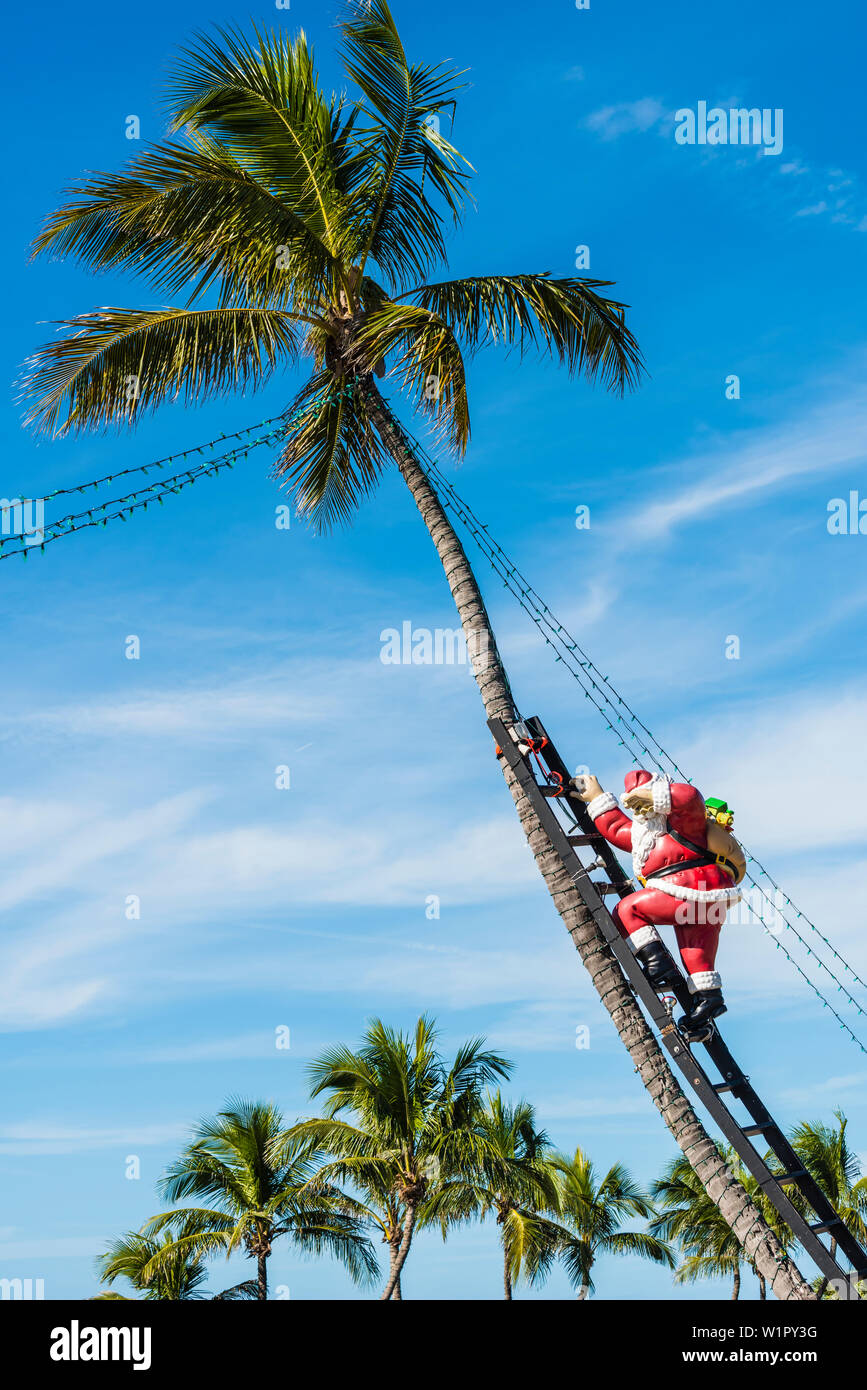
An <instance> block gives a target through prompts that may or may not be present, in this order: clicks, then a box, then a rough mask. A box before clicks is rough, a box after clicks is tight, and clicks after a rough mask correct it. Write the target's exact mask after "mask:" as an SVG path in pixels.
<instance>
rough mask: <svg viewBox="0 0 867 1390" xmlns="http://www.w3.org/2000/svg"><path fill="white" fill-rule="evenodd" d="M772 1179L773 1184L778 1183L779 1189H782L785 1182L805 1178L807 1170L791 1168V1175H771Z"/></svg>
mask: <svg viewBox="0 0 867 1390" xmlns="http://www.w3.org/2000/svg"><path fill="white" fill-rule="evenodd" d="M772 1177H773V1179H774V1182H777V1183H779V1185H780V1187H784V1186H785V1184H786V1183H787V1182H797V1181H798V1178H806V1177H807V1170H806V1168H793V1169H792V1171H791V1173H780V1174H777V1173H773V1174H772Z"/></svg>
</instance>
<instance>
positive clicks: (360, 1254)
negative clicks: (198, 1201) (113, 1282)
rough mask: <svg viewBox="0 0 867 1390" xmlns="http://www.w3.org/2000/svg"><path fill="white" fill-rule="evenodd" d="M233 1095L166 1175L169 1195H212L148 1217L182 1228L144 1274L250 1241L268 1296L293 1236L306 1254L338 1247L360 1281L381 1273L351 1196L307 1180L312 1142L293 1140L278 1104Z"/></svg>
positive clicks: (153, 1227) (262, 1294)
mask: <svg viewBox="0 0 867 1390" xmlns="http://www.w3.org/2000/svg"><path fill="white" fill-rule="evenodd" d="M229 1105H230V1108H229V1109H227V1110H224V1111H222V1112H221V1113H220V1114H219V1115H218V1116H217V1117H216V1118H215V1119H210V1120H203V1121H202V1122H201V1123H200V1124H199V1126H198V1128H197V1131H196V1135H195V1138H194V1139H193V1141H192V1143H191V1144H189V1145H188V1147H187V1148H186V1149H185V1150H184V1152H183V1153H182V1154H181V1156H180V1157H179V1158H178V1159H177V1160H176V1161H175V1163H173V1164H172V1165H171V1167H170V1168H169V1170H168V1173H167V1175H166V1176H165V1178H164V1179H163V1180H162V1182H161V1184H160V1188H161V1191H162V1194H163V1196H164V1197H166V1198H167V1199H168V1200H169V1201H172V1202H177V1201H179V1200H181V1199H183V1198H185V1197H199V1198H202V1199H205V1200H206V1201H208V1202H209V1203H210V1204H211V1205H209V1206H207V1207H183V1208H180V1209H177V1210H173V1211H168V1212H163V1213H161V1215H159V1216H155V1217H154V1218H153V1219H152V1220H151V1221H150V1222H148V1224H147V1226H146V1228H145V1229H146V1231H147V1232H148V1234H149V1235H156V1234H158V1233H161V1232H162V1231H164V1230H166V1229H169V1230H171V1231H173V1232H174V1238H173V1240H172V1241H171V1242H170V1243H169V1244H168V1245H166V1246H163V1247H161V1248H160V1249H159V1250H157V1251H156V1252H155V1253H154V1255H153V1256H152V1258H151V1260H150V1261H149V1263H148V1264H147V1266H146V1268H145V1277H146V1278H150V1277H152V1276H153V1275H155V1274H159V1273H161V1272H162V1271H163V1270H164V1269H165V1268H167V1267H168V1266H169V1265H170V1264H171V1262H172V1261H173V1260H175V1259H176V1258H178V1256H184V1255H188V1256H193V1257H195V1258H198V1259H201V1258H204V1257H206V1256H208V1255H213V1254H216V1253H217V1252H221V1253H223V1254H225V1255H226V1256H229V1255H231V1254H232V1252H233V1251H235V1250H238V1249H243V1250H245V1251H246V1253H247V1254H248V1255H249V1256H250V1257H251V1258H252V1259H254V1260H255V1261H256V1275H257V1278H256V1283H257V1297H258V1298H259V1299H263V1300H264V1299H266V1298H267V1297H268V1258H269V1256H270V1254H271V1250H272V1247H273V1245H274V1242H275V1241H276V1240H278V1239H279V1238H281V1237H285V1238H287V1239H289V1240H290V1241H292V1243H293V1244H294V1245H295V1246H296V1247H297V1248H298V1249H300V1250H301V1251H302V1252H304V1253H306V1254H320V1253H328V1254H331V1255H333V1256H334V1257H335V1258H336V1259H339V1260H340V1261H341V1263H342V1264H343V1265H344V1266H345V1268H346V1269H347V1270H348V1272H349V1274H350V1276H351V1277H352V1279H353V1280H354V1281H355V1282H356V1283H368V1282H369V1281H370V1280H371V1279H373V1278H374V1277H375V1276H376V1275H377V1274H378V1272H379V1270H378V1265H377V1262H376V1257H375V1255H374V1253H373V1249H372V1247H371V1245H370V1241H369V1240H368V1239H367V1236H366V1234H365V1230H364V1225H363V1222H362V1221H361V1220H359V1218H358V1217H357V1216H356V1215H355V1214H354V1213H353V1210H352V1202H351V1200H350V1199H349V1198H346V1197H345V1196H344V1194H343V1193H341V1192H338V1191H337V1189H335V1188H334V1187H330V1186H325V1185H322V1184H320V1185H319V1186H318V1187H317V1188H316V1189H315V1190H312V1189H311V1188H310V1186H309V1180H310V1178H311V1177H312V1176H313V1174H314V1172H315V1164H314V1161H313V1158H312V1156H311V1153H310V1150H309V1145H305V1144H304V1143H303V1142H301V1141H300V1140H295V1141H293V1142H287V1140H286V1135H285V1126H284V1123H283V1117H282V1115H281V1114H280V1111H279V1110H278V1109H277V1108H276V1106H274V1105H270V1104H263V1103H261V1102H248V1101H234V1102H232V1101H230V1103H229ZM278 1140H279V1141H280V1154H279V1157H277V1156H276V1146H277V1142H278Z"/></svg>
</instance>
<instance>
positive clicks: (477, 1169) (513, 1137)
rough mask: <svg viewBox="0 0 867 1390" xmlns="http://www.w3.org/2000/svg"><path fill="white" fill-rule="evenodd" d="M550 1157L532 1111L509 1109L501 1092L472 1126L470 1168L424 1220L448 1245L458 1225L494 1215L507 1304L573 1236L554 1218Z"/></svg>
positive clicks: (435, 1200) (436, 1197)
mask: <svg viewBox="0 0 867 1390" xmlns="http://www.w3.org/2000/svg"><path fill="white" fill-rule="evenodd" d="M550 1152H551V1146H550V1144H549V1142H548V1136H547V1135H546V1134H545V1132H544V1130H538V1129H537V1128H536V1116H535V1111H534V1109H533V1106H532V1105H530V1104H529V1102H527V1101H525V1100H520V1101H518V1102H517V1103H516V1104H515V1105H508V1104H506V1102H505V1101H504V1100H503V1098H502V1095H501V1094H500V1092H499V1091H497V1092H495V1093H494V1094H493V1095H489V1096H488V1098H487V1101H486V1104H485V1106H484V1108H483V1109H482V1110H481V1111H480V1112H479V1114H478V1115H477V1117H476V1119H475V1121H474V1124H473V1151H472V1153H471V1154H470V1155H469V1156H468V1161H467V1164H466V1167H465V1170H464V1171H463V1172H459V1173H456V1174H455V1175H453V1176H452V1177H450V1178H448V1179H446V1180H445V1181H443V1182H441V1183H440V1184H439V1185H438V1186H437V1188H436V1190H435V1191H434V1192H433V1193H431V1195H430V1196H429V1198H428V1199H427V1201H426V1202H425V1204H424V1207H423V1208H422V1211H421V1214H420V1224H421V1225H431V1224H434V1223H437V1224H439V1226H440V1228H441V1230H442V1233H443V1238H444V1239H445V1237H446V1235H447V1234H448V1232H449V1230H450V1229H451V1228H452V1227H454V1226H455V1225H458V1224H460V1223H462V1222H465V1221H469V1220H473V1219H475V1218H480V1219H481V1220H484V1219H485V1217H486V1216H487V1215H489V1214H490V1213H491V1212H493V1213H495V1216H496V1222H497V1230H498V1236H499V1240H500V1245H501V1247H502V1251H503V1289H504V1297H505V1298H506V1299H511V1297H512V1290H513V1288H514V1286H515V1284H517V1283H518V1281H519V1279H520V1278H521V1277H524V1278H526V1279H527V1280H528V1282H530V1283H535V1282H536V1281H537V1280H540V1279H543V1278H544V1277H545V1276H546V1275H547V1273H548V1272H549V1270H550V1268H551V1265H552V1263H553V1260H554V1256H555V1254H556V1252H557V1248H558V1244H559V1243H560V1241H561V1240H562V1239H563V1238H564V1237H565V1236H566V1235H567V1234H568V1233H567V1232H566V1231H565V1230H564V1229H563V1228H562V1227H560V1226H559V1225H558V1224H557V1222H556V1221H555V1220H554V1219H553V1212H554V1210H555V1209H556V1205H557V1192H558V1188H557V1179H556V1173H555V1170H554V1168H553V1166H552V1164H551V1163H550V1161H549V1154H550Z"/></svg>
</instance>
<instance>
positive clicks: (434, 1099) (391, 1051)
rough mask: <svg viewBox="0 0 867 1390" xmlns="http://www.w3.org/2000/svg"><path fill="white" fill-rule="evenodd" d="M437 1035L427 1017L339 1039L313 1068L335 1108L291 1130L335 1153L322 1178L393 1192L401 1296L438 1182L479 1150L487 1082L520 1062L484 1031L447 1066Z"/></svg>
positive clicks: (392, 1279)
mask: <svg viewBox="0 0 867 1390" xmlns="http://www.w3.org/2000/svg"><path fill="white" fill-rule="evenodd" d="M436 1038H437V1034H436V1029H435V1027H434V1025H433V1023H432V1021H431V1020H430V1019H429V1018H427V1017H422V1018H420V1019H419V1020H418V1022H417V1023H416V1026H415V1031H414V1033H413V1035H412V1037H407V1036H406V1035H405V1034H403V1033H398V1032H395V1031H394V1030H393V1029H391V1028H388V1027H386V1025H385V1024H384V1023H382V1022H381V1020H380V1019H374V1020H373V1021H372V1022H371V1023H370V1024H369V1026H368V1028H367V1030H366V1031H365V1034H364V1038H363V1040H362V1044H361V1046H360V1047H359V1048H358V1050H357V1051H355V1052H353V1051H352V1049H351V1048H348V1047H334V1048H329V1050H328V1051H327V1052H325V1053H323V1054H322V1056H321V1057H318V1058H317V1059H316V1060H315V1061H314V1062H312V1063H311V1066H310V1069H309V1070H310V1077H311V1080H312V1083H313V1085H312V1095H313V1096H314V1097H315V1096H320V1095H326V1096H327V1099H326V1101H325V1116H324V1118H319V1119H310V1120H304V1121H301V1122H300V1123H299V1124H298V1125H295V1126H293V1128H292V1129H291V1130H289V1132H288V1135H287V1140H288V1141H289V1142H293V1143H294V1142H297V1141H298V1140H299V1139H301V1140H306V1141H308V1142H309V1143H310V1144H311V1145H315V1147H316V1149H317V1150H321V1151H322V1152H325V1153H328V1154H330V1155H332V1159H331V1161H330V1162H328V1163H326V1164H325V1165H324V1166H323V1168H322V1169H321V1171H320V1173H319V1175H318V1178H317V1181H318V1182H321V1181H323V1180H324V1181H326V1182H331V1181H338V1182H351V1183H353V1184H354V1185H355V1186H357V1187H359V1188H360V1189H361V1190H362V1191H364V1190H370V1189H371V1187H374V1188H375V1189H376V1190H377V1191H378V1192H380V1193H381V1194H387V1199H388V1203H389V1206H388V1210H389V1213H390V1217H391V1220H390V1222H389V1225H388V1226H387V1227H384V1230H385V1234H386V1238H387V1240H388V1243H389V1254H390V1263H389V1274H388V1279H387V1281H386V1285H385V1288H384V1289H383V1292H382V1294H381V1299H382V1300H389V1299H391V1297H392V1295H393V1293H394V1291H395V1289H396V1287H397V1286H398V1283H399V1280H400V1277H401V1271H402V1269H403V1267H404V1265H405V1263H406V1259H407V1256H408V1255H409V1251H410V1247H411V1245H412V1238H413V1234H414V1232H415V1227H416V1222H417V1220H418V1217H419V1213H420V1211H421V1209H422V1208H423V1206H424V1203H425V1201H426V1199H427V1198H428V1197H429V1195H430V1194H431V1191H432V1189H434V1188H435V1187H436V1186H437V1184H438V1183H440V1182H441V1181H445V1180H447V1179H448V1178H449V1177H452V1176H453V1175H455V1174H456V1173H460V1172H461V1171H463V1169H464V1168H465V1167H466V1165H467V1163H469V1162H470V1161H471V1159H472V1154H473V1151H474V1138H473V1126H474V1124H475V1121H476V1119H477V1116H478V1113H479V1111H480V1109H481V1106H482V1096H483V1090H484V1087H485V1086H487V1085H490V1084H491V1082H493V1081H496V1080H498V1079H500V1078H502V1077H505V1076H508V1074H509V1071H510V1070H511V1066H510V1063H508V1062H507V1061H506V1060H505V1059H504V1058H503V1057H499V1056H497V1054H496V1053H494V1052H489V1051H487V1050H486V1049H485V1048H484V1046H483V1042H482V1040H481V1039H480V1038H474V1039H472V1040H471V1041H470V1042H467V1043H464V1044H463V1046H462V1047H460V1048H459V1049H458V1052H457V1054H456V1056H455V1058H454V1061H453V1062H451V1064H450V1065H448V1066H446V1064H445V1062H444V1061H443V1059H442V1058H441V1057H440V1055H439V1053H438V1051H437V1047H436ZM344 1114H346V1115H349V1116H351V1117H352V1120H353V1121H354V1123H351V1122H350V1120H348V1119H344V1118H343V1116H344ZM277 1152H278V1153H279V1152H280V1147H279V1145H278V1147H277ZM314 1190H315V1183H314ZM398 1213H399V1214H400V1224H399V1225H396V1224H395V1222H394V1220H393V1217H394V1216H395V1215H396V1214H398Z"/></svg>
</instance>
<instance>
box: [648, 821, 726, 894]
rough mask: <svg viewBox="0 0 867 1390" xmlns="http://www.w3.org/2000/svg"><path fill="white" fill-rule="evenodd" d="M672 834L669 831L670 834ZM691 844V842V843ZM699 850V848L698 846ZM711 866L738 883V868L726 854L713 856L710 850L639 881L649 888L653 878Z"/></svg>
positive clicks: (682, 860) (654, 872)
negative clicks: (716, 866)
mask: <svg viewBox="0 0 867 1390" xmlns="http://www.w3.org/2000/svg"><path fill="white" fill-rule="evenodd" d="M671 833H672V832H671V831H669V834H671ZM673 838H674V839H676V840H680V841H681V842H682V839H685V838H686V837H685V836H683V837H681V836H680V835H674V836H673ZM690 843H691V842H690ZM696 848H697V849H698V848H699V847H698V846H696ZM711 864H718V865H719V867H720V868H721V869H725V871H726V873H727V874H731V878H732V882H733V883H737V881H738V870H737V866H736V865H735V864H733V863H732V861H731V860H730V859H726V857H725V855H724V854H713V853H712V852H711V851H710V850H701V852H700V853H699V854H697V855H696V857H695V858H694V859H679V860H678V861H677V863H676V864H665V865H664V866H663V867H662V868H661V869H654V870H653V873H650V874H646V875H644V876H642V875H641V874H638V875H637V877H638V881H639V883H640V884H641V886H642V887H643V888H646V887H647V884H648V881H649V880H650V879H653V878H665V877H667V875H668V874H679V873H682V872H683V870H684V869H707V868H709V867H710V865H711Z"/></svg>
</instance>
